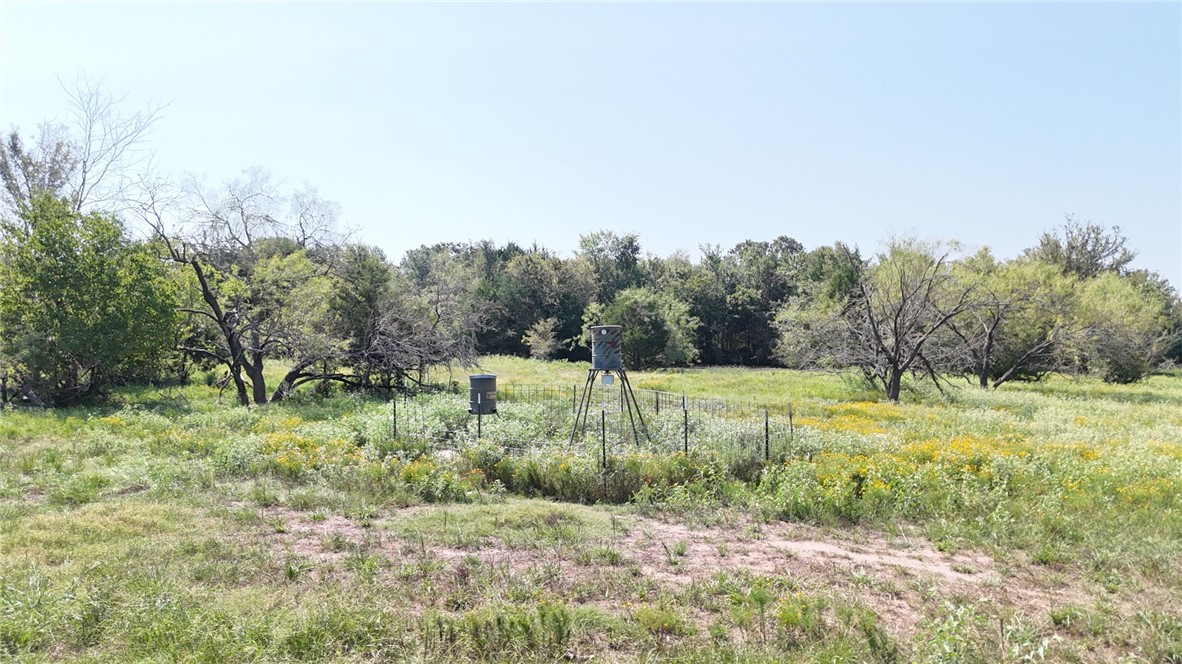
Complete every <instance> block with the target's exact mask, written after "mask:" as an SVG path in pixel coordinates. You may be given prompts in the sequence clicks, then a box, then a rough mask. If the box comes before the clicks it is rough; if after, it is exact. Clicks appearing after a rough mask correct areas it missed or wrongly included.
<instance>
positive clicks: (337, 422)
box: [0, 357, 1182, 662]
mask: <svg viewBox="0 0 1182 664" xmlns="http://www.w3.org/2000/svg"><path fill="white" fill-rule="evenodd" d="M480 369H481V370H482V371H488V372H491V373H496V374H498V377H499V381H500V383H501V385H502V386H505V385H512V384H550V385H571V384H576V383H581V381H582V379H583V376H584V375H585V371H586V367H585V365H582V366H580V365H571V364H555V363H542V362H534V361H525V360H517V359H511V358H499V357H492V358H486V359H485V360H484V361H483V362H482V366H481V367H480ZM464 375H465V374H464V373H462V372H456V373H455V375H454V376H453V380H459V381H460V382H461V384H462V383H463V378H464ZM446 378H447V377H446V376H437V377H436V379H438V380H441V381H443V380H446ZM632 379H633V382H634V385H635V386H636V387H637V388H638V389H653V390H663V391H669V392H679V393H685V394H688V395H690V396H692V397H710V396H717V397H726V398H732V399H741V400H744V401H746V402H751V403H754V404H757V405H763V406H765V407H767V408H776V407H778V406H779V405H781V404H783V403H785V402H791V403H792V405H793V412H794V426H795V430H794V434H793V436H792V438H791V440H790V441H788V442H786V443H783V444H780V445H778V446H777V447H776V448H775V450H774V454H773V458H772V459H771V461H767V462H765V461H763V460H762V458H755V459H753V458H752V455H750V454H747V453H745V451H744V450H745V448H741V447H733V446H732V447H728V446H726V445H723V444H719V445H710V444H706V443H702V444H695V445H694V446H693V447H692V448H691V450H690V452H689V453H688V454H685V453H674V452H672V451H671V450H668V449H652V448H647V447H643V446H642V447H640V448H636V447H633V446H615V447H613V450H612V452H611V454H609V457H608V459H607V468H606V470H605V469H604V468H602V467H601V465H602V460H601V459H600V458H599V457H598V456H597V455H596V454H595V453H594V451H593V450H591V449H590V447H591V446H589V445H576V446H574V447H573V448H568V446H567V445H566V439H565V436H566V434H567V433H568V430H566V428H565V427H566V426H567V424H566V422H565V421H552V420H553V418H551V417H549V416H548V415H547V410H546V409H545V408H544V407H541V406H539V405H537V404H530V403H514V402H512V401H508V400H507V401H505V402H503V403H502V404H501V413H500V414H499V415H498V416H497V417H495V418H485V420H484V422H483V427H482V431H481V433H482V434H483V435H482V436H481V437H479V438H478V437H477V435H476V429H475V423H474V422H473V421H472V420H471V419H470V418H468V417H467V415H466V414H464V413H463V407H464V406H463V402H462V397H456V396H454V395H449V394H440V395H427V396H421V397H416V402H415V405H414V407H415V408H418V409H420V411H421V412H422V413H425V414H427V415H428V416H429V417H431V418H435V419H437V420H438V421H439V422H441V427H442V428H443V429H446V430H447V431H449V432H450V433H449V435H448V437H447V439H446V440H445V441H442V442H440V441H435V442H431V441H424V440H421V439H414V438H410V437H406V436H400V437H395V436H393V435H392V429H391V417H390V416H391V409H390V405H389V404H388V403H386V402H385V401H383V400H380V399H368V398H361V397H357V396H354V395H336V396H331V397H328V398H323V399H321V398H314V397H311V396H300V397H297V398H295V399H293V400H291V401H289V402H283V403H277V404H272V405H270V406H267V407H263V408H241V407H231V406H228V405H219V404H217V403H216V402H215V398H216V391H214V390H213V389H211V388H207V387H204V386H200V385H195V386H190V387H187V388H184V389H183V390H180V391H165V392H161V391H160V390H156V389H148V388H144V389H135V390H128V391H126V392H124V393H122V394H120V395H119V399H120V400H121V401H122V402H123V405H122V406H119V407H110V408H103V409H87V408H77V409H67V410H60V411H12V410H9V411H4V412H3V413H0V656H3V657H10V658H13V659H16V660H18V661H30V662H36V661H96V662H98V661H112V660H119V661H145V660H146V661H210V662H214V661H216V662H234V661H292V660H329V661H358V662H360V661H432V662H434V661H686V662H712V661H748V662H758V661H769V662H771V661H777V662H778V661H878V662H906V661H946V662H958V661H966V662H994V661H1012V662H1019V661H1043V660H1045V661H1089V662H1090V661H1097V662H1099V661H1119V660H1124V661H1141V662H1178V661H1182V611H1180V610H1179V609H1178V607H1179V606H1182V513H1180V511H1179V496H1180V495H1182V377H1180V376H1178V375H1172V376H1154V377H1151V378H1149V379H1147V380H1146V381H1143V382H1141V383H1139V384H1135V385H1131V386H1120V387H1116V386H1109V385H1104V384H1102V383H1099V382H1094V381H1091V380H1071V379H1065V378H1054V379H1052V380H1049V381H1048V382H1046V383H1041V384H1033V385H1007V386H1005V387H1004V388H1003V389H1001V390H999V391H989V392H985V391H979V390H977V389H975V388H969V387H959V386H957V387H953V388H950V389H949V391H948V392H947V393H946V394H941V393H938V392H936V391H934V390H932V389H931V388H923V391H921V392H911V393H905V394H904V398H903V400H902V402H901V403H900V404H890V403H886V402H880V401H878V400H877V395H876V394H874V393H872V392H867V391H865V390H864V389H863V388H862V387H861V386H860V384H859V383H858V382H856V381H855V380H853V379H851V378H848V377H842V376H832V375H819V374H805V373H799V372H790V371H782V370H744V369H691V370H684V371H668V372H652V373H641V372H637V373H633V374H632ZM710 435H712V436H714V437H716V438H717V439H719V440H722V439H725V438H726V436H727V435H728V433H727V431H726V430H725V429H724V428H719V429H718V430H717V431H714V432H712V433H711V434H710ZM444 448H446V449H444Z"/></svg>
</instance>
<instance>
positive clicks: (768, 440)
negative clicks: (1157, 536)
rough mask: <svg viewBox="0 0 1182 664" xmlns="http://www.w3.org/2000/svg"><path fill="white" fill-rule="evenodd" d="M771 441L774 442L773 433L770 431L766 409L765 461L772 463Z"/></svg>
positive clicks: (764, 412)
mask: <svg viewBox="0 0 1182 664" xmlns="http://www.w3.org/2000/svg"><path fill="white" fill-rule="evenodd" d="M771 440H772V439H771V431H770V426H769V424H768V414H767V409H766V408H764V409H763V460H764V461H771V460H772V444H771Z"/></svg>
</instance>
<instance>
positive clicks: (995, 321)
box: [0, 81, 1182, 405]
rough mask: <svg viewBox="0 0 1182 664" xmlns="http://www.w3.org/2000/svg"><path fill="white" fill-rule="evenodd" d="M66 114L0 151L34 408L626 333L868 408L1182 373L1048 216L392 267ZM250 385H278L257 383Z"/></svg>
mask: <svg viewBox="0 0 1182 664" xmlns="http://www.w3.org/2000/svg"><path fill="white" fill-rule="evenodd" d="M71 100H72V108H73V110H74V117H75V124H74V125H73V126H62V125H48V124H47V125H44V126H43V127H41V130H40V132H39V134H38V135H37V136H36V137H35V139H34V140H31V141H30V140H28V139H26V137H24V136H22V135H21V134H20V133H19V131H17V130H15V129H14V130H12V131H11V132H10V133H9V134H8V136H6V137H5V138H4V141H3V143H2V144H0V181H2V184H3V191H2V192H0V195H2V196H3V209H2V212H0V376H4V377H5V385H4V387H5V392H8V391H9V384H10V385H11V395H12V396H11V398H15V399H19V400H21V401H23V402H27V403H31V404H43V405H67V404H72V403H77V402H78V401H80V400H84V399H89V398H96V397H101V396H102V394H104V393H105V390H106V389H107V388H109V387H110V386H112V385H116V384H120V383H130V382H147V381H180V382H184V381H187V380H190V378H191V377H192V376H193V375H194V371H195V370H198V369H200V370H203V371H205V372H206V375H213V374H216V375H219V376H221V379H220V381H219V382H220V384H221V385H223V387H224V388H225V389H227V390H231V391H232V393H233V394H234V395H236V398H237V399H238V401H239V402H240V403H242V404H251V403H254V404H263V403H267V402H270V401H275V400H279V399H283V398H285V397H287V396H288V395H290V394H292V393H293V392H294V391H295V390H296V389H297V388H299V387H300V386H302V385H309V384H311V385H315V386H327V385H329V384H331V383H334V382H335V383H339V384H342V385H345V386H347V387H348V388H351V389H365V390H373V389H380V390H391V389H395V388H397V387H401V386H406V385H407V384H411V383H414V382H416V381H417V382H421V381H422V380H423V378H424V375H425V372H426V371H427V370H428V369H429V368H431V367H434V366H439V365H450V364H453V363H458V364H460V365H470V364H472V363H473V362H474V361H475V360H476V358H477V357H478V356H479V355H480V354H489V353H491V354H508V355H518V356H530V357H535V358H544V359H567V360H585V359H587V358H588V357H589V349H588V348H587V344H586V338H587V335H586V333H585V330H586V328H587V327H588V326H590V325H595V324H602V323H622V324H623V325H624V326H625V329H624V352H625V361H626V363H627V365H628V366H630V367H633V368H637V369H642V368H651V367H666V366H688V365H692V364H697V363H702V364H733V365H745V366H788V367H794V368H824V369H839V370H845V369H851V368H852V369H856V370H858V371H860V372H861V374H862V375H863V376H864V377H865V378H866V379H867V380H868V381H870V382H871V383H873V384H875V385H877V386H879V387H880V388H881V389H882V390H883V391H884V392H885V393H886V395H887V397H888V398H890V399H898V398H899V394H900V389H901V386H902V382H903V379H904V378H905V377H913V378H918V379H922V380H931V381H933V382H934V383H935V384H936V385H937V386H939V385H941V384H942V383H944V382H946V381H948V380H950V379H954V378H957V377H963V378H965V379H968V380H970V381H972V382H973V383H975V384H977V385H979V386H981V387H983V388H988V387H993V388H996V387H998V386H999V385H1002V384H1004V383H1006V382H1008V381H1016V380H1038V379H1040V378H1042V377H1043V376H1045V375H1047V374H1049V373H1053V372H1061V371H1070V372H1077V373H1095V374H1098V375H1100V376H1102V377H1103V378H1104V379H1105V380H1108V381H1114V382H1130V381H1135V380H1138V379H1140V378H1141V377H1143V376H1144V375H1146V374H1147V373H1148V372H1150V371H1152V370H1153V369H1154V368H1155V367H1158V366H1161V365H1163V364H1166V363H1169V362H1179V361H1182V342H1180V338H1182V334H1180V333H1182V304H1180V302H1179V299H1178V295H1177V293H1176V292H1175V290H1174V289H1173V288H1172V287H1171V286H1170V285H1169V283H1168V282H1167V281H1166V280H1165V279H1164V278H1162V277H1161V276H1160V275H1158V274H1156V273H1153V272H1149V271H1146V270H1136V269H1131V268H1130V263H1131V261H1132V260H1133V258H1134V256H1135V254H1134V252H1133V250H1132V248H1131V247H1129V245H1128V241H1127V238H1125V237H1124V236H1123V235H1122V234H1121V232H1120V229H1119V228H1115V227H1113V228H1106V227H1104V226H1101V225H1098V224H1094V223H1090V222H1084V221H1077V220H1075V219H1073V218H1070V217H1069V218H1067V219H1066V220H1065V221H1064V222H1063V223H1062V224H1061V225H1059V226H1058V227H1056V228H1055V229H1053V230H1051V231H1048V232H1046V233H1044V234H1043V235H1042V236H1041V237H1040V238H1037V241H1036V243H1035V244H1033V245H1032V246H1031V247H1030V248H1028V249H1027V250H1026V251H1024V252H1022V254H1021V255H1019V256H1018V257H1015V258H1012V259H1008V260H1004V259H999V258H997V257H995V256H994V255H993V254H992V253H991V252H990V251H989V250H988V249H987V248H983V249H980V250H977V251H973V252H966V251H963V250H962V249H961V248H960V247H959V246H957V245H956V244H955V243H940V242H928V241H923V240H919V239H916V238H895V239H892V240H890V241H888V242H887V243H885V245H884V247H883V249H882V250H881V251H879V252H877V253H875V254H873V255H869V256H864V255H863V254H862V253H861V252H860V251H859V250H858V249H857V248H855V247H851V246H849V245H848V244H846V243H843V242H837V243H835V244H833V245H832V246H823V247H817V248H813V249H806V248H805V247H804V246H803V245H801V243H799V242H797V241H796V240H794V239H792V238H791V237H788V236H780V237H777V238H775V239H773V240H769V241H755V240H749V241H744V242H741V243H739V244H737V245H735V246H733V247H730V248H729V249H723V248H722V247H719V246H715V245H704V246H701V247H699V249H700V252H701V256H700V258H698V259H697V260H692V259H691V258H690V256H689V255H687V254H686V253H684V252H677V253H674V254H672V255H670V256H663V257H662V256H657V255H655V254H652V253H650V252H645V251H643V249H642V247H641V244H640V240H639V238H638V237H637V236H636V235H635V234H630V233H624V234H619V233H614V232H611V231H596V232H591V233H588V234H586V235H582V236H580V238H579V246H578V249H577V250H576V251H575V252H574V253H573V255H571V256H569V257H564V256H562V255H559V254H558V253H555V252H553V251H550V250H548V249H546V248H544V247H540V246H537V245H533V246H528V247H527V246H521V245H518V244H516V243H512V242H510V243H507V244H504V245H498V244H496V243H493V242H490V241H479V242H461V243H455V242H452V243H441V244H436V245H432V246H423V247H420V248H418V249H414V250H411V251H409V252H407V253H406V255H405V256H403V257H402V258H401V260H400V261H398V262H394V261H392V260H390V258H388V257H387V256H385V255H384V254H383V253H382V251H381V250H380V249H377V248H376V247H372V246H367V245H365V244H363V243H359V242H356V241H353V240H352V239H351V237H350V234H349V233H348V232H347V230H345V229H343V227H342V225H341V224H340V220H339V217H340V209H339V206H337V205H336V204H335V203H333V202H331V201H327V200H324V199H323V198H322V197H321V196H320V195H319V194H318V192H317V191H316V189H315V188H313V187H310V186H306V185H305V186H304V187H301V188H294V189H291V188H284V187H282V186H280V185H278V184H276V183H275V182H273V181H272V179H271V178H270V177H269V176H268V175H267V174H266V172H264V171H262V170H260V169H248V170H246V171H244V172H243V173H242V174H241V176H240V177H238V178H236V179H232V180H228V181H225V182H219V183H215V184H209V183H207V182H204V181H202V180H200V179H198V178H193V177H189V178H185V179H181V180H179V181H178V180H174V179H172V178H166V177H161V176H158V175H156V174H154V173H153V172H152V171H151V169H150V168H147V167H145V160H143V159H142V158H141V156H140V151H141V150H142V147H143V140H144V135H145V132H146V131H147V130H148V128H149V127H150V126H151V124H152V123H153V122H154V121H155V114H156V113H158V111H159V109H149V110H148V111H146V112H142V113H137V114H133V115H131V116H125V115H121V114H120V112H119V110H118V107H117V103H116V101H117V100H113V99H111V98H110V97H109V96H106V95H104V93H103V92H102V91H101V90H98V89H97V88H95V87H93V86H89V84H88V83H87V82H85V81H83V84H80V85H79V86H78V87H77V88H76V90H75V92H74V94H72V95H71ZM131 228H138V229H140V231H141V232H140V233H139V234H133V233H132V232H130V229H131ZM268 364H275V365H278V366H282V367H283V369H284V373H283V375H282V377H281V378H280V379H279V381H278V382H277V383H276V384H274V385H268V384H267V376H266V373H265V369H266V367H267V365H268Z"/></svg>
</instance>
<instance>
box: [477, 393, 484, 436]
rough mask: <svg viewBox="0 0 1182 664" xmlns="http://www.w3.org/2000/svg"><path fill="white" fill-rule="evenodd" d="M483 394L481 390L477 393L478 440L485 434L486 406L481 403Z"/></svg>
mask: <svg viewBox="0 0 1182 664" xmlns="http://www.w3.org/2000/svg"><path fill="white" fill-rule="evenodd" d="M483 396H484V395H483V394H482V393H480V392H477V393H476V440H480V438H481V437H482V436H483V435H484V426H483V425H484V422H483V420H484V406H482V405H481V402H482V401H483V399H482V398H481V397H483Z"/></svg>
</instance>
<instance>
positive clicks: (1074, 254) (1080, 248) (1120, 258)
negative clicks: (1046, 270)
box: [1026, 215, 1137, 279]
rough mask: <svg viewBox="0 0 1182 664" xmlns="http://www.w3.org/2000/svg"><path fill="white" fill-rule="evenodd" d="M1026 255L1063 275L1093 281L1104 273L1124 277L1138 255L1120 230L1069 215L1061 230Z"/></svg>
mask: <svg viewBox="0 0 1182 664" xmlns="http://www.w3.org/2000/svg"><path fill="white" fill-rule="evenodd" d="M1026 255H1027V256H1030V257H1032V258H1036V259H1038V260H1041V261H1043V262H1046V263H1050V264H1051V265H1055V266H1058V267H1059V269H1061V270H1063V272H1064V274H1074V275H1076V276H1077V277H1080V278H1081V279H1090V278H1092V277H1095V276H1099V275H1101V274H1103V273H1105V272H1115V273H1118V274H1123V273H1124V271H1125V267H1126V266H1127V265H1128V264H1129V263H1130V262H1132V260H1133V259H1134V258H1136V256H1137V253H1136V252H1135V251H1133V250H1132V249H1130V248H1129V246H1128V238H1126V237H1125V236H1124V235H1123V234H1122V233H1121V232H1120V226H1113V227H1112V228H1111V229H1107V228H1104V227H1103V226H1101V225H1100V224H1096V223H1093V222H1090V221H1087V222H1079V221H1076V220H1075V218H1074V217H1072V216H1071V215H1068V216H1067V217H1066V219H1065V220H1064V222H1063V225H1062V226H1061V227H1059V228H1057V229H1055V230H1053V231H1050V232H1046V233H1043V234H1042V237H1041V238H1039V241H1038V246H1037V247H1034V248H1032V249H1027V250H1026Z"/></svg>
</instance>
